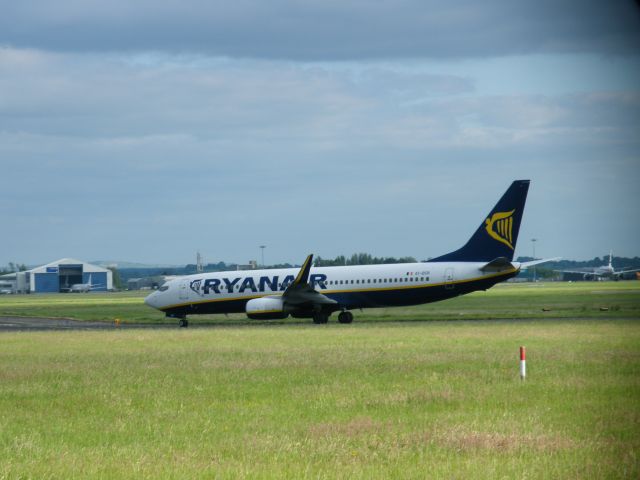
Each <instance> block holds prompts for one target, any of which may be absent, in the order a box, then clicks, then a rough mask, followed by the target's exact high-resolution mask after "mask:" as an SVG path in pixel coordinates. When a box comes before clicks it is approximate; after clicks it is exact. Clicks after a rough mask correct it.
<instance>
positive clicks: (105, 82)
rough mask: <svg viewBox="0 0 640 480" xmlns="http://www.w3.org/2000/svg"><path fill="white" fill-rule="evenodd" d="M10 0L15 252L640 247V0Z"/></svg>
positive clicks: (7, 103)
mask: <svg viewBox="0 0 640 480" xmlns="http://www.w3.org/2000/svg"><path fill="white" fill-rule="evenodd" d="M0 7H1V11H2V12H3V14H2V15H1V16H0V225H1V231H0V265H6V264H8V263H9V262H17V263H26V264H28V265H37V264H43V263H47V262H50V261H53V260H55V259H58V258H62V257H74V258H79V259H82V260H87V261H94V260H108V261H116V262H117V261H120V262H125V261H126V262H141V263H150V264H185V263H195V257H196V252H197V251H200V252H201V254H202V255H203V257H204V260H205V262H218V261H226V262H239V263H246V262H247V261H249V260H251V259H256V260H259V261H260V260H261V259H260V248H259V246H260V245H265V246H266V248H265V251H264V254H265V262H266V263H267V264H273V263H284V262H289V263H297V264H300V263H301V262H302V261H303V260H304V258H305V256H306V255H307V254H309V253H314V254H316V255H319V256H321V257H323V258H332V257H335V256H337V255H341V254H343V255H351V254H352V253H355V252H367V253H371V254H373V255H376V256H394V257H402V256H413V257H415V258H417V259H419V260H423V259H427V258H430V257H435V256H437V255H441V254H444V253H446V252H448V251H451V250H454V249H456V248H458V247H460V246H461V245H462V244H464V243H465V242H466V240H467V239H468V238H469V237H470V235H471V234H472V233H473V232H474V231H475V229H476V228H477V227H478V225H480V224H481V223H482V222H483V220H484V218H485V217H486V215H487V213H489V211H490V209H491V208H492V207H493V205H494V204H495V203H496V201H497V200H498V198H499V197H500V196H501V195H502V193H503V192H504V191H505V190H506V189H507V187H508V186H509V184H510V183H511V182H512V181H513V180H515V179H531V188H530V190H529V197H528V200H527V205H526V209H525V213H524V218H523V223H522V227H521V231H520V238H519V242H518V245H517V247H516V257H517V256H532V254H533V245H534V243H533V242H532V241H531V239H532V238H535V239H537V241H536V242H535V248H536V256H537V257H551V256H553V257H555V256H562V257H564V258H567V259H572V260H582V259H591V258H594V257H596V256H603V255H605V254H607V253H608V252H609V250H613V252H614V254H615V255H619V256H637V255H640V222H639V220H640V214H639V207H638V206H639V205H640V148H639V147H640V55H639V53H638V52H640V7H638V3H636V2H633V1H623V0H611V1H608V2H597V1H587V2H584V1H577V0H556V1H551V0H541V1H537V2H526V1H519V0H516V1H513V0H488V1H485V2H476V1H471V0H463V1H457V2H452V1H448V0H396V1H388V0H380V1H375V2H371V1H362V0H340V1H334V0H323V1H300V0H272V1H269V2H264V1H261V0H239V1H235V2H223V1H217V0H180V1H177V0H171V1H157V0H154V1H153V2H152V1H150V0H140V1H136V2H131V1H129V0H112V1H110V2H104V1H98V0H83V1H77V0H59V1H56V2H51V1H50V0H24V1H21V2H12V1H9V0H0Z"/></svg>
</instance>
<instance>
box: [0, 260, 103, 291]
mask: <svg viewBox="0 0 640 480" xmlns="http://www.w3.org/2000/svg"><path fill="white" fill-rule="evenodd" d="M0 282H2V283H3V284H4V283H6V284H11V285H12V288H11V290H12V291H13V293H57V292H68V291H69V290H70V289H71V287H72V286H73V285H77V284H89V283H91V290H92V291H96V292H106V291H107V290H112V289H113V272H111V270H109V269H107V268H102V267H99V266H98V265H92V264H91V263H87V262H83V261H81V260H76V259H74V258H61V259H60V260H56V261H55V262H51V263H47V264H46V265H42V266H41V267H36V268H32V269H31V270H27V271H25V272H15V273H9V274H7V275H2V276H0Z"/></svg>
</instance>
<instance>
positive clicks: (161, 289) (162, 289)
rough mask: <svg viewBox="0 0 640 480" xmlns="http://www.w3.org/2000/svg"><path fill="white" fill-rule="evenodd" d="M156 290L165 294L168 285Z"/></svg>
mask: <svg viewBox="0 0 640 480" xmlns="http://www.w3.org/2000/svg"><path fill="white" fill-rule="evenodd" d="M158 290H160V291H161V292H166V291H167V290H169V285H162V286H161V287H160V288H159V289H158Z"/></svg>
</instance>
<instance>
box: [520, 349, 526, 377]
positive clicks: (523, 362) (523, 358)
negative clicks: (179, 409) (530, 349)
mask: <svg viewBox="0 0 640 480" xmlns="http://www.w3.org/2000/svg"><path fill="white" fill-rule="evenodd" d="M526 376H527V359H526V350H525V348H524V347H520V379H521V380H524V377H526Z"/></svg>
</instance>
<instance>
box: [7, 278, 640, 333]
mask: <svg viewBox="0 0 640 480" xmlns="http://www.w3.org/2000/svg"><path fill="white" fill-rule="evenodd" d="M145 295H146V294H145V293H143V292H124V293H104V294H102V293H91V294H56V295H3V296H0V316H12V315H15V316H31V317H38V316H39V317H66V318H75V319H81V320H105V321H113V320H114V319H115V318H119V319H121V321H123V322H129V323H158V322H165V319H164V314H163V313H161V312H158V311H156V310H153V309H152V308H150V307H147V306H146V305H145V304H144V302H143V301H144V296H145ZM602 307H606V308H607V309H608V311H606V312H602V311H601V308H602ZM543 309H544V310H546V311H543ZM602 316H607V317H619V318H623V317H624V318H640V282H636V281H627V282H578V283H547V284H542V283H540V284H531V283H528V284H500V285H497V286H495V287H494V288H492V289H490V290H488V291H486V292H475V293H472V294H470V295H464V296H461V297H458V298H455V299H451V300H446V301H443V302H436V303H431V304H427V305H420V306H416V307H410V308H383V309H370V310H365V311H364V312H358V311H356V312H355V317H356V321H360V320H368V321H376V320H382V321H388V320H405V321H412V320H417V321H423V320H442V319H495V318H506V319H511V318H542V317H545V318H573V317H580V318H588V317H593V318H600V317H602ZM190 321H191V322H196V323H207V324H238V323H251V324H255V323H265V322H256V321H248V320H247V319H246V317H245V316H244V315H230V316H229V317H225V316H223V315H202V316H192V317H190ZM170 322H171V323H175V321H173V320H171V321H170ZM303 322H304V323H306V322H308V321H303ZM266 323H274V322H266ZM278 323H300V321H296V320H289V321H288V322H287V321H285V322H278Z"/></svg>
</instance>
